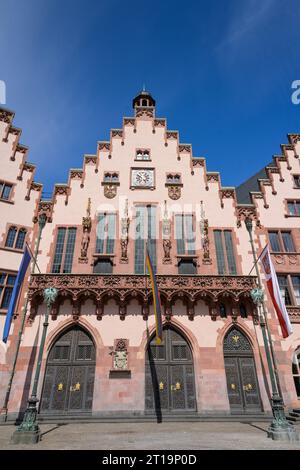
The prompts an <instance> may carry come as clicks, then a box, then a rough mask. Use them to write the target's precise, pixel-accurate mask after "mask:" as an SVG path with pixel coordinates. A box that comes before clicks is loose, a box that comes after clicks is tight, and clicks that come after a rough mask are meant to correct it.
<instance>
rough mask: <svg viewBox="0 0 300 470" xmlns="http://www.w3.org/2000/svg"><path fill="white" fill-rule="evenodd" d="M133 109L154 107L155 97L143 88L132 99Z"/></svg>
mask: <svg viewBox="0 0 300 470" xmlns="http://www.w3.org/2000/svg"><path fill="white" fill-rule="evenodd" d="M132 107H133V109H136V108H154V107H155V99H154V98H152V96H151V94H150V93H149V92H148V91H146V90H145V89H143V90H142V91H140V92H139V93H138V95H137V96H136V97H135V98H133V100H132Z"/></svg>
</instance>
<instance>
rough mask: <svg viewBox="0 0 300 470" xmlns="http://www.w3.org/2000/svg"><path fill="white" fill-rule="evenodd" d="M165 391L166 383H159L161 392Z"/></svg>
mask: <svg viewBox="0 0 300 470" xmlns="http://www.w3.org/2000/svg"><path fill="white" fill-rule="evenodd" d="M163 389H164V383H163V382H159V390H163Z"/></svg>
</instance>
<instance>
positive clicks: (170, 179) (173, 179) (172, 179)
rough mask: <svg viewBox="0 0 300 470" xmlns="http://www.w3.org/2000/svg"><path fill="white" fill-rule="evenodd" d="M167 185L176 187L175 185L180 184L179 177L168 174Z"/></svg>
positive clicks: (174, 174)
mask: <svg viewBox="0 0 300 470" xmlns="http://www.w3.org/2000/svg"><path fill="white" fill-rule="evenodd" d="M166 184H167V185H169V184H170V185H172V186H173V185H176V184H180V185H181V184H182V182H181V175H180V174H179V173H168V174H167V181H166Z"/></svg>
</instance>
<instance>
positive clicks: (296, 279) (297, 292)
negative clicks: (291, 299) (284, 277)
mask: <svg viewBox="0 0 300 470" xmlns="http://www.w3.org/2000/svg"><path fill="white" fill-rule="evenodd" d="M291 278H292V285H293V289H294V296H295V300H296V304H297V305H300V276H291Z"/></svg>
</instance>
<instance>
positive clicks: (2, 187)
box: [0, 181, 12, 201]
mask: <svg viewBox="0 0 300 470" xmlns="http://www.w3.org/2000/svg"><path fill="white" fill-rule="evenodd" d="M11 190H12V185H11V184H8V183H5V182H4V181H0V199H4V200H5V201H8V200H9V199H10V195H11Z"/></svg>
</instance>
